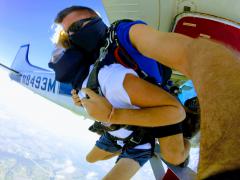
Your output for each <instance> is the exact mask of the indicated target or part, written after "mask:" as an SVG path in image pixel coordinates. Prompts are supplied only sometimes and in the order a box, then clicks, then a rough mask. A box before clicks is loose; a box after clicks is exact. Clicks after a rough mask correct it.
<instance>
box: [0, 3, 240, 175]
mask: <svg viewBox="0 0 240 180" xmlns="http://www.w3.org/2000/svg"><path fill="white" fill-rule="evenodd" d="M102 2H103V5H104V7H105V10H106V12H107V15H108V17H109V21H110V23H111V22H114V21H115V20H118V19H141V20H143V21H145V22H147V23H148V24H149V25H150V26H153V27H154V28H156V29H158V30H160V31H164V32H176V33H181V34H185V35H188V36H190V37H193V38H197V37H202V38H207V39H213V40H217V41H220V42H223V43H225V44H227V45H229V46H231V47H232V48H234V49H236V50H237V51H239V52H240V13H239V8H240V1H237V0H211V1H208V0H201V1H200V0H151V1H145V0H132V1H129V0H115V1H111V0H102ZM29 48H30V45H29V44H26V45H22V46H21V47H20V49H19V50H18V52H17V54H16V57H15V59H14V61H13V63H12V65H11V67H7V66H5V65H3V64H0V65H1V66H2V67H4V68H5V69H8V70H9V71H10V73H9V76H10V78H11V79H12V80H14V81H16V82H18V83H20V84H21V85H23V86H24V87H26V88H28V89H30V90H32V91H33V92H35V93H37V94H39V95H41V96H43V97H45V98H47V99H49V100H51V101H53V102H55V103H57V104H59V105H61V106H63V107H65V108H68V109H70V110H71V111H73V112H75V113H77V114H80V115H84V116H85V117H89V116H88V115H87V113H86V112H85V110H84V109H83V108H79V107H77V106H75V105H74V104H73V102H72V99H71V93H70V91H71V89H72V87H71V85H69V84H65V83H60V82H58V81H56V80H55V74H54V72H53V71H51V70H48V69H44V68H41V67H38V66H34V65H32V64H31V63H30V62H29V59H28V52H29ZM171 80H172V81H173V84H175V85H177V86H178V87H180V88H182V89H184V83H186V82H187V81H188V79H187V78H186V77H185V76H184V75H182V74H181V73H179V72H177V71H173V74H172V77H171ZM185 89H186V86H185ZM188 90H191V91H194V89H193V88H190V89H188ZM151 165H152V169H153V171H154V175H155V177H156V179H164V178H165V179H171V178H170V177H171V175H173V176H174V175H175V179H194V178H195V176H196V173H195V172H193V171H192V170H191V169H189V168H183V169H178V168H175V167H170V169H171V170H170V171H169V172H168V171H167V173H166V172H165V171H164V169H163V166H162V162H161V161H160V157H159V155H156V156H155V158H153V159H152V160H151ZM172 179H173V178H172Z"/></svg>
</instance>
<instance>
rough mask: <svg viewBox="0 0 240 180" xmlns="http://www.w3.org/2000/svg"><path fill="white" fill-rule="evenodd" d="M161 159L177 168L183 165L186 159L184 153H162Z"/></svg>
mask: <svg viewBox="0 0 240 180" xmlns="http://www.w3.org/2000/svg"><path fill="white" fill-rule="evenodd" d="M161 157H162V159H163V160H164V161H166V162H167V163H169V164H171V165H175V166H177V165H179V164H181V163H183V162H184V161H185V159H186V156H185V153H184V152H177V153H176V152H171V153H170V152H169V153H161Z"/></svg>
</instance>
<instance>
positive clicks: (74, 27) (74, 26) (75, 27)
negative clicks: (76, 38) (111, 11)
mask: <svg viewBox="0 0 240 180" xmlns="http://www.w3.org/2000/svg"><path fill="white" fill-rule="evenodd" d="M93 19H96V17H90V18H86V19H81V20H78V21H76V22H74V23H72V24H71V25H70V26H69V28H68V29H67V31H66V32H67V34H68V35H69V33H70V32H71V33H76V32H78V31H79V30H81V29H82V28H83V27H84V25H85V23H86V22H88V21H91V20H93Z"/></svg>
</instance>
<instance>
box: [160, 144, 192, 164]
mask: <svg viewBox="0 0 240 180" xmlns="http://www.w3.org/2000/svg"><path fill="white" fill-rule="evenodd" d="M160 148H161V146H160ZM189 150H190V143H189V142H188V141H187V140H186V141H185V140H184V143H183V145H179V146H165V147H162V148H161V157H162V158H163V159H164V160H165V161H166V162H168V163H169V164H172V165H179V164H181V163H183V162H184V161H185V160H186V159H187V157H188V156H189Z"/></svg>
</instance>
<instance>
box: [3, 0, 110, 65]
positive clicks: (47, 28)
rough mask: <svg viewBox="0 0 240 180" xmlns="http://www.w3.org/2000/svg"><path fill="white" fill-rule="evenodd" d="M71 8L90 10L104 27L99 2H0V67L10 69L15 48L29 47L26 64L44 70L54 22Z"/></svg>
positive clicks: (47, 60) (49, 0) (25, 0)
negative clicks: (75, 6)
mask: <svg viewBox="0 0 240 180" xmlns="http://www.w3.org/2000/svg"><path fill="white" fill-rule="evenodd" d="M72 5H82V6H88V7H91V8H93V9H94V10H96V11H98V12H99V13H100V14H101V16H102V18H103V20H104V21H105V22H106V23H108V20H107V17H106V14H105V10H104V8H103V5H102V2H101V0H40V1H33V0H0V63H2V64H4V65H7V66H10V65H11V63H12V61H13V59H14V57H15V55H16V54H17V51H18V49H19V47H20V46H21V45H24V44H30V50H29V61H30V63H32V64H33V65H37V66H40V67H43V68H48V65H47V64H48V62H49V59H50V56H51V52H52V50H53V49H54V46H53V44H52V42H51V40H50V38H51V36H52V35H53V33H54V30H53V29H52V28H51V27H52V25H53V21H54V18H55V17H56V14H57V13H58V12H59V11H60V10H62V9H64V8H66V7H69V6H72Z"/></svg>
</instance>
